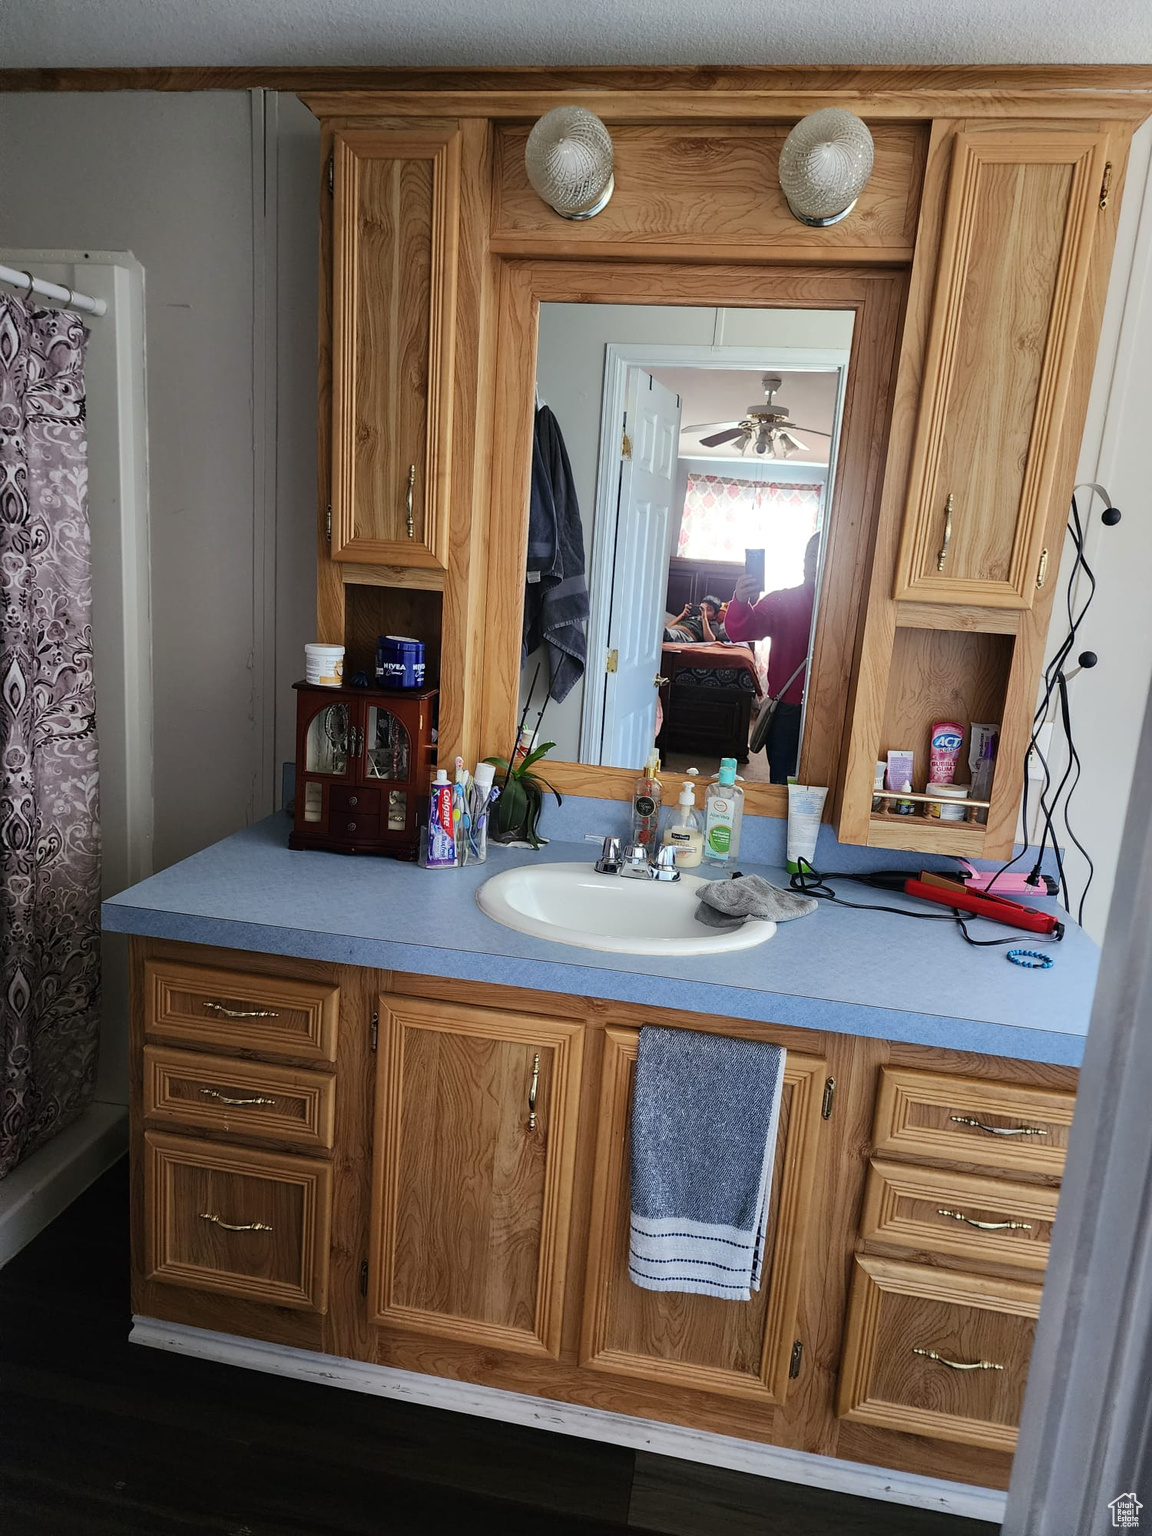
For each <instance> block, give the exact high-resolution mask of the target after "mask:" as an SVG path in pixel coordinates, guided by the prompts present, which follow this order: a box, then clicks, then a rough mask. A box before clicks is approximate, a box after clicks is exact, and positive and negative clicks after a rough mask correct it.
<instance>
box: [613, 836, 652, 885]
mask: <svg viewBox="0 0 1152 1536" xmlns="http://www.w3.org/2000/svg"><path fill="white" fill-rule="evenodd" d="M620 873H621V874H622V875H627V876H628V877H629V878H631V879H633V880H650V879H651V878H652V866H651V864H649V862H648V849H647V848H646V847H645V846H644V844H643V843H629V844H628V846H627V848H625V850H624V855H623V861H622V867H621V870H620Z"/></svg>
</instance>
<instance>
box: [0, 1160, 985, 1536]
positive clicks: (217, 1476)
mask: <svg viewBox="0 0 1152 1536" xmlns="http://www.w3.org/2000/svg"><path fill="white" fill-rule="evenodd" d="M127 1252H128V1230H127V1174H126V1167H125V1165H124V1164H123V1163H121V1164H120V1165H119V1166H118V1167H117V1168H115V1169H113V1170H112V1172H110V1173H109V1174H107V1175H105V1177H104V1178H103V1179H101V1180H100V1181H99V1183H97V1184H96V1185H94V1186H93V1188H92V1189H90V1190H89V1191H88V1192H87V1194H85V1195H83V1196H82V1197H81V1198H80V1199H79V1200H77V1201H76V1203H75V1204H74V1205H73V1206H72V1207H71V1209H69V1210H68V1211H66V1212H65V1214H64V1215H63V1216H62V1217H60V1219H59V1220H58V1221H57V1222H56V1223H55V1224H54V1225H53V1226H52V1227H50V1228H49V1229H48V1230H47V1231H46V1232H44V1233H43V1234H42V1235H41V1236H40V1237H39V1238H38V1239H37V1240H36V1241H35V1242H34V1243H33V1244H31V1245H30V1247H28V1248H27V1249H25V1251H24V1252H23V1253H22V1254H20V1255H19V1256H18V1257H17V1258H16V1259H14V1260H13V1261H12V1263H11V1264H9V1265H8V1267H7V1268H6V1269H4V1270H0V1530H3V1532H4V1536H409V1533H419V1536H423V1533H429V1536H433V1533H435V1536H447V1533H452V1536H455V1533H468V1536H471V1533H473V1532H477V1533H480V1532H487V1531H496V1532H500V1533H502V1536H520V1533H521V1532H523V1533H525V1536H527V1533H529V1532H531V1533H532V1536H608V1533H610V1532H630V1533H632V1536H643V1533H644V1532H659V1533H665V1536H673V1533H675V1536H680V1533H686V1536H687V1533H691V1536H711V1533H720V1532H723V1533H724V1536H785V1533H786V1536H832V1533H835V1536H992V1533H993V1532H994V1531H995V1529H996V1528H995V1527H994V1526H991V1525H986V1524H984V1523H982V1522H976V1521H969V1520H958V1519H954V1518H952V1517H950V1516H945V1515H935V1514H925V1513H923V1512H921V1511H917V1510H910V1509H905V1508H902V1507H901V1506H899V1505H895V1504H881V1503H876V1502H873V1501H871V1500H864V1499H854V1498H849V1497H847V1496H845V1495H843V1494H830V1493H822V1492H820V1491H819V1490H815V1489H807V1488H800V1487H796V1486H795V1485H793V1484H791V1483H778V1482H771V1481H768V1480H766V1479H764V1478H756V1477H749V1476H746V1475H743V1474H740V1473H733V1472H724V1471H718V1470H717V1469H715V1468H705V1467H697V1466H695V1465H693V1464H689V1463H686V1462H678V1461H672V1460H668V1459H666V1458H664V1457H659V1456H650V1455H643V1454H641V1455H634V1454H633V1453H632V1452H631V1451H627V1450H623V1449H620V1448H618V1447H615V1446H607V1445H598V1444H594V1443H592V1442H590V1441H586V1440H577V1439H573V1438H572V1437H570V1436H567V1435H558V1434H550V1433H547V1432H545V1431H542V1430H532V1429H522V1428H519V1427H517V1426H514V1425H507V1424H497V1423H494V1422H492V1421H490V1420H486V1419H476V1418H471V1417H467V1416H464V1415H460V1414H449V1413H442V1412H438V1411H437V1410H435V1409H430V1408H419V1407H413V1406H410V1405H408V1404H405V1403H398V1402H392V1401H388V1400H386V1399H382V1398H374V1397H366V1396H362V1395H360V1394H359V1393H355V1392H346V1391H342V1390H340V1389H338V1388H328V1387H320V1386H315V1385H311V1384H307V1385H306V1384H304V1383H301V1382H295V1381H290V1380H286V1379H283V1378H281V1377H276V1376H265V1375H260V1374H259V1373H257V1372H254V1371H242V1370H236V1369H233V1368H232V1367H229V1366H224V1365H215V1364H212V1363H210V1362H207V1361H202V1360H189V1359H184V1358H182V1357H181V1356H178V1355H171V1354H165V1353H161V1352H159V1351H156V1350H150V1349H141V1348H138V1347H136V1346H132V1345H129V1344H128V1342H127V1333H128V1321H129V1305H128V1272H127V1259H126V1256H127Z"/></svg>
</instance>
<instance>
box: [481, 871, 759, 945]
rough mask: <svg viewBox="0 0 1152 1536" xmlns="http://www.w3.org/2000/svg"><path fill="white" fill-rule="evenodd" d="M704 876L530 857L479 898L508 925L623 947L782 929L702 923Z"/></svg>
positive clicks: (755, 923) (746, 938) (737, 938)
mask: <svg viewBox="0 0 1152 1536" xmlns="http://www.w3.org/2000/svg"><path fill="white" fill-rule="evenodd" d="M704 884H706V882H705V881H704V880H702V879H700V878H699V876H697V875H689V874H685V873H682V874H681V876H680V879H679V880H676V881H672V882H670V883H667V884H664V883H662V882H660V881H658V880H626V879H624V878H623V876H621V875H598V874H597V873H596V871H595V870H594V869H593V868H592V866H591V864H523V865H521V866H520V868H519V869H507V870H505V871H504V872H503V873H502V874H499V875H493V876H492V878H491V880H485V882H484V884H483V885H482V886H481V887H480V889H479V890H478V891H477V892H476V900H477V901H478V902H479V904H480V908H481V911H483V912H486V913H487V914H488V916H489V917H491V918H494V919H495V920H496V922H498V923H503V924H504V926H505V928H515V929H516V930H517V931H518V932H520V933H531V934H534V935H535V937H536V938H538V939H552V940H554V942H555V943H557V944H576V945H579V946H580V947H581V948H582V949H600V950H610V951H611V952H612V953H613V954H617V955H720V954H724V953H726V952H728V951H731V950H734V949H751V948H752V947H753V946H754V945H756V944H763V942H764V940H765V939H770V938H771V937H772V935H773V934H774V933H775V932H776V924H775V923H771V922H762V921H760V920H759V919H757V918H749V920H748V921H747V922H746V923H744V924H743V925H742V926H741V927H739V928H709V927H707V926H706V925H705V924H704V923H698V922H697V921H696V904H697V892H698V891H699V888H700V887H701V886H702V885H704Z"/></svg>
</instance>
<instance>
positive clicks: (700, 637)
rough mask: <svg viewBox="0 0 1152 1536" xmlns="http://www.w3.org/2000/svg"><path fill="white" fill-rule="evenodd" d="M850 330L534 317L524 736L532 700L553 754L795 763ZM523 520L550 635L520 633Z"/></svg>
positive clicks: (776, 768)
mask: <svg viewBox="0 0 1152 1536" xmlns="http://www.w3.org/2000/svg"><path fill="white" fill-rule="evenodd" d="M854 322H855V314H854V311H853V310H852V309H808V308H761V309H753V308H742V309H725V308H711V307H678V306H677V307H674V306H665V305H644V304H587V303H580V304H577V303H548V302H543V303H541V304H540V306H539V330H538V342H537V371H536V397H537V410H536V416H535V452H534V466H533V497H534V506H533V512H532V516H531V518H530V532H529V568H530V571H529V579H528V586H527V589H526V590H527V593H528V599H527V602H526V610H525V638H526V642H527V650H526V654H525V662H524V667H523V669H522V673H521V687H520V704H521V712H523V709H524V707H525V706H526V705H527V706H528V716H527V720H528V728H529V729H531V728H532V727H533V725H534V724H535V721H536V719H537V716H538V714H539V710H540V708H541V706H543V705H544V704H545V699H546V698H547V704H546V707H545V713H544V717H543V722H542V726H541V732H540V735H541V738H542V739H547V740H553V741H555V742H556V748H555V751H554V752H553V753H552V757H553V758H554V759H555V760H556V761H559V762H573V763H577V762H578V763H585V764H597V765H602V766H606V767H612V768H618V769H639V768H641V767H643V765H644V762H645V760H646V758H647V756H648V753H649V752H650V751H651V750H652V748H653V744H655V747H656V750H657V751H659V753H660V757H661V760H662V762H663V764H664V766H665V768H666V769H667V770H668V771H669V772H671V773H677V772H683V771H686V770H687V769H688V768H690V767H695V768H698V769H699V770H700V773H701V775H702V776H704V777H711V776H712V775H713V774H714V773H715V771H716V769H717V767H718V764H719V760H720V758H722V757H734V758H735V759H736V760H737V763H738V765H739V767H738V772H739V774H740V776H741V777H742V778H743V779H744V780H745V781H746V782H749V783H763V784H766V783H770V782H771V783H777V784H782V783H784V782H785V780H786V779H787V777H788V775H789V774H791V773H795V772H796V766H797V762H798V759H799V751H800V743H801V740H802V735H803V730H804V726H805V707H806V693H807V680H808V678H807V672H808V662H809V661H810V659H811V656H812V647H813V642H814V637H815V633H816V618H817V614H818V612H819V603H820V594H821V586H822V577H823V574H824V555H825V551H826V548H827V543H828V523H829V519H828V509H829V508H830V506H831V505H832V488H833V482H834V477H835V473H836V460H837V447H838V443H839V434H840V424H841V417H842V412H843V406H844V399H845V392H846V387H847V378H848V361H849V355H850V350H851V346H852V335H853V326H854ZM541 517H543V520H544V521H545V522H548V521H549V519H551V520H552V521H553V522H554V523H555V524H556V525H557V526H558V529H559V537H560V539H561V542H562V543H565V542H566V543H567V550H566V552H565V558H566V566H567V569H566V572H565V584H564V588H563V593H562V596H561V598H560V601H559V604H557V603H555V602H553V604H552V607H551V609H550V613H551V614H552V615H553V616H554V615H555V614H556V613H557V612H559V613H560V616H561V619H562V620H563V619H564V618H565V617H567V620H568V621H567V622H562V623H561V624H560V625H559V627H553V628H552V630H551V633H548V632H547V631H548V622H549V621H548V615H547V614H545V615H544V616H543V624H541V622H540V618H541V616H540V615H539V614H537V615H536V622H535V624H534V622H533V621H534V604H533V600H532V597H533V579H532V573H531V566H532V563H533V558H532V550H533V536H534V535H533V529H534V527H537V526H539V520H540V519H541ZM579 542H582V544H583V560H582V562H581V561H580V560H579V558H578V555H577V544H578V543H579ZM581 563H582V565H583V569H584V572H585V573H586V581H587V594H588V596H587V617H586V620H584V621H583V625H582V624H581V620H580V619H579V618H578V617H577V615H578V614H579V613H580V612H581V602H582V595H581V593H580V590H579V589H580V582H579V579H578V569H577V568H578V567H579V565H580V564H581ZM581 627H583V635H581ZM542 635H543V638H544V641H545V643H543V644H534V642H537V641H538V640H539V639H540V638H541V636H542ZM581 641H583V648H584V650H585V653H586V665H585V667H584V669H583V672H582V674H581V673H580V669H579V664H578V659H579V658H578V653H579V651H580V649H581ZM549 642H550V643H549ZM554 675H558V676H559V677H560V678H561V679H562V681H561V682H560V686H559V687H558V688H556V689H554V695H555V694H559V693H560V692H563V694H564V696H563V698H559V697H556V696H553V697H550V698H549V697H548V689H549V680H550V677H552V676H554ZM565 683H567V684H568V686H567V687H565ZM533 684H535V686H534V687H533ZM530 690H531V697H530V696H529V695H530ZM778 696H779V702H778V703H777V704H775V706H774V707H773V705H772V703H771V701H772V700H773V699H775V698H777V697H778ZM758 727H759V729H758ZM761 738H763V740H761Z"/></svg>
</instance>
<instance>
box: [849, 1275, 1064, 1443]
mask: <svg viewBox="0 0 1152 1536" xmlns="http://www.w3.org/2000/svg"><path fill="white" fill-rule="evenodd" d="M1039 1311H1040V1286H1039V1285H1033V1284H1030V1283H1028V1282H1026V1281H1023V1280H996V1279H992V1278H990V1277H987V1276H982V1275H970V1274H962V1273H957V1272H955V1271H951V1270H944V1269H934V1268H930V1267H929V1266H927V1265H924V1264H907V1263H902V1262H899V1261H897V1260H895V1259H880V1258H876V1257H874V1256H872V1255H858V1256H857V1258H856V1273H855V1276H854V1279H853V1285H852V1299H851V1302H850V1304H849V1309H848V1324H847V1328H846V1330H845V1336H844V1338H845V1342H844V1355H843V1365H842V1368H841V1375H840V1391H839V1398H838V1402H837V1410H836V1411H837V1413H838V1414H839V1415H840V1417H841V1418H845V1419H851V1420H854V1421H855V1422H857V1423H861V1424H874V1425H876V1426H878V1427H879V1428H882V1429H895V1430H900V1431H902V1432H903V1433H905V1434H910V1435H927V1436H930V1437H932V1438H934V1439H938V1440H956V1441H959V1442H961V1443H962V1444H965V1445H979V1446H985V1447H987V1448H988V1449H989V1450H995V1451H1011V1450H1014V1449H1015V1446H1016V1426H1017V1424H1018V1423H1019V1419H1020V1409H1021V1405H1022V1403H1023V1400H1024V1386H1025V1383H1026V1381H1027V1379H1028V1362H1029V1359H1030V1357H1031V1353H1032V1339H1033V1334H1034V1332H1035V1320H1036V1317H1037V1315H1038V1314H1039Z"/></svg>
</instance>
